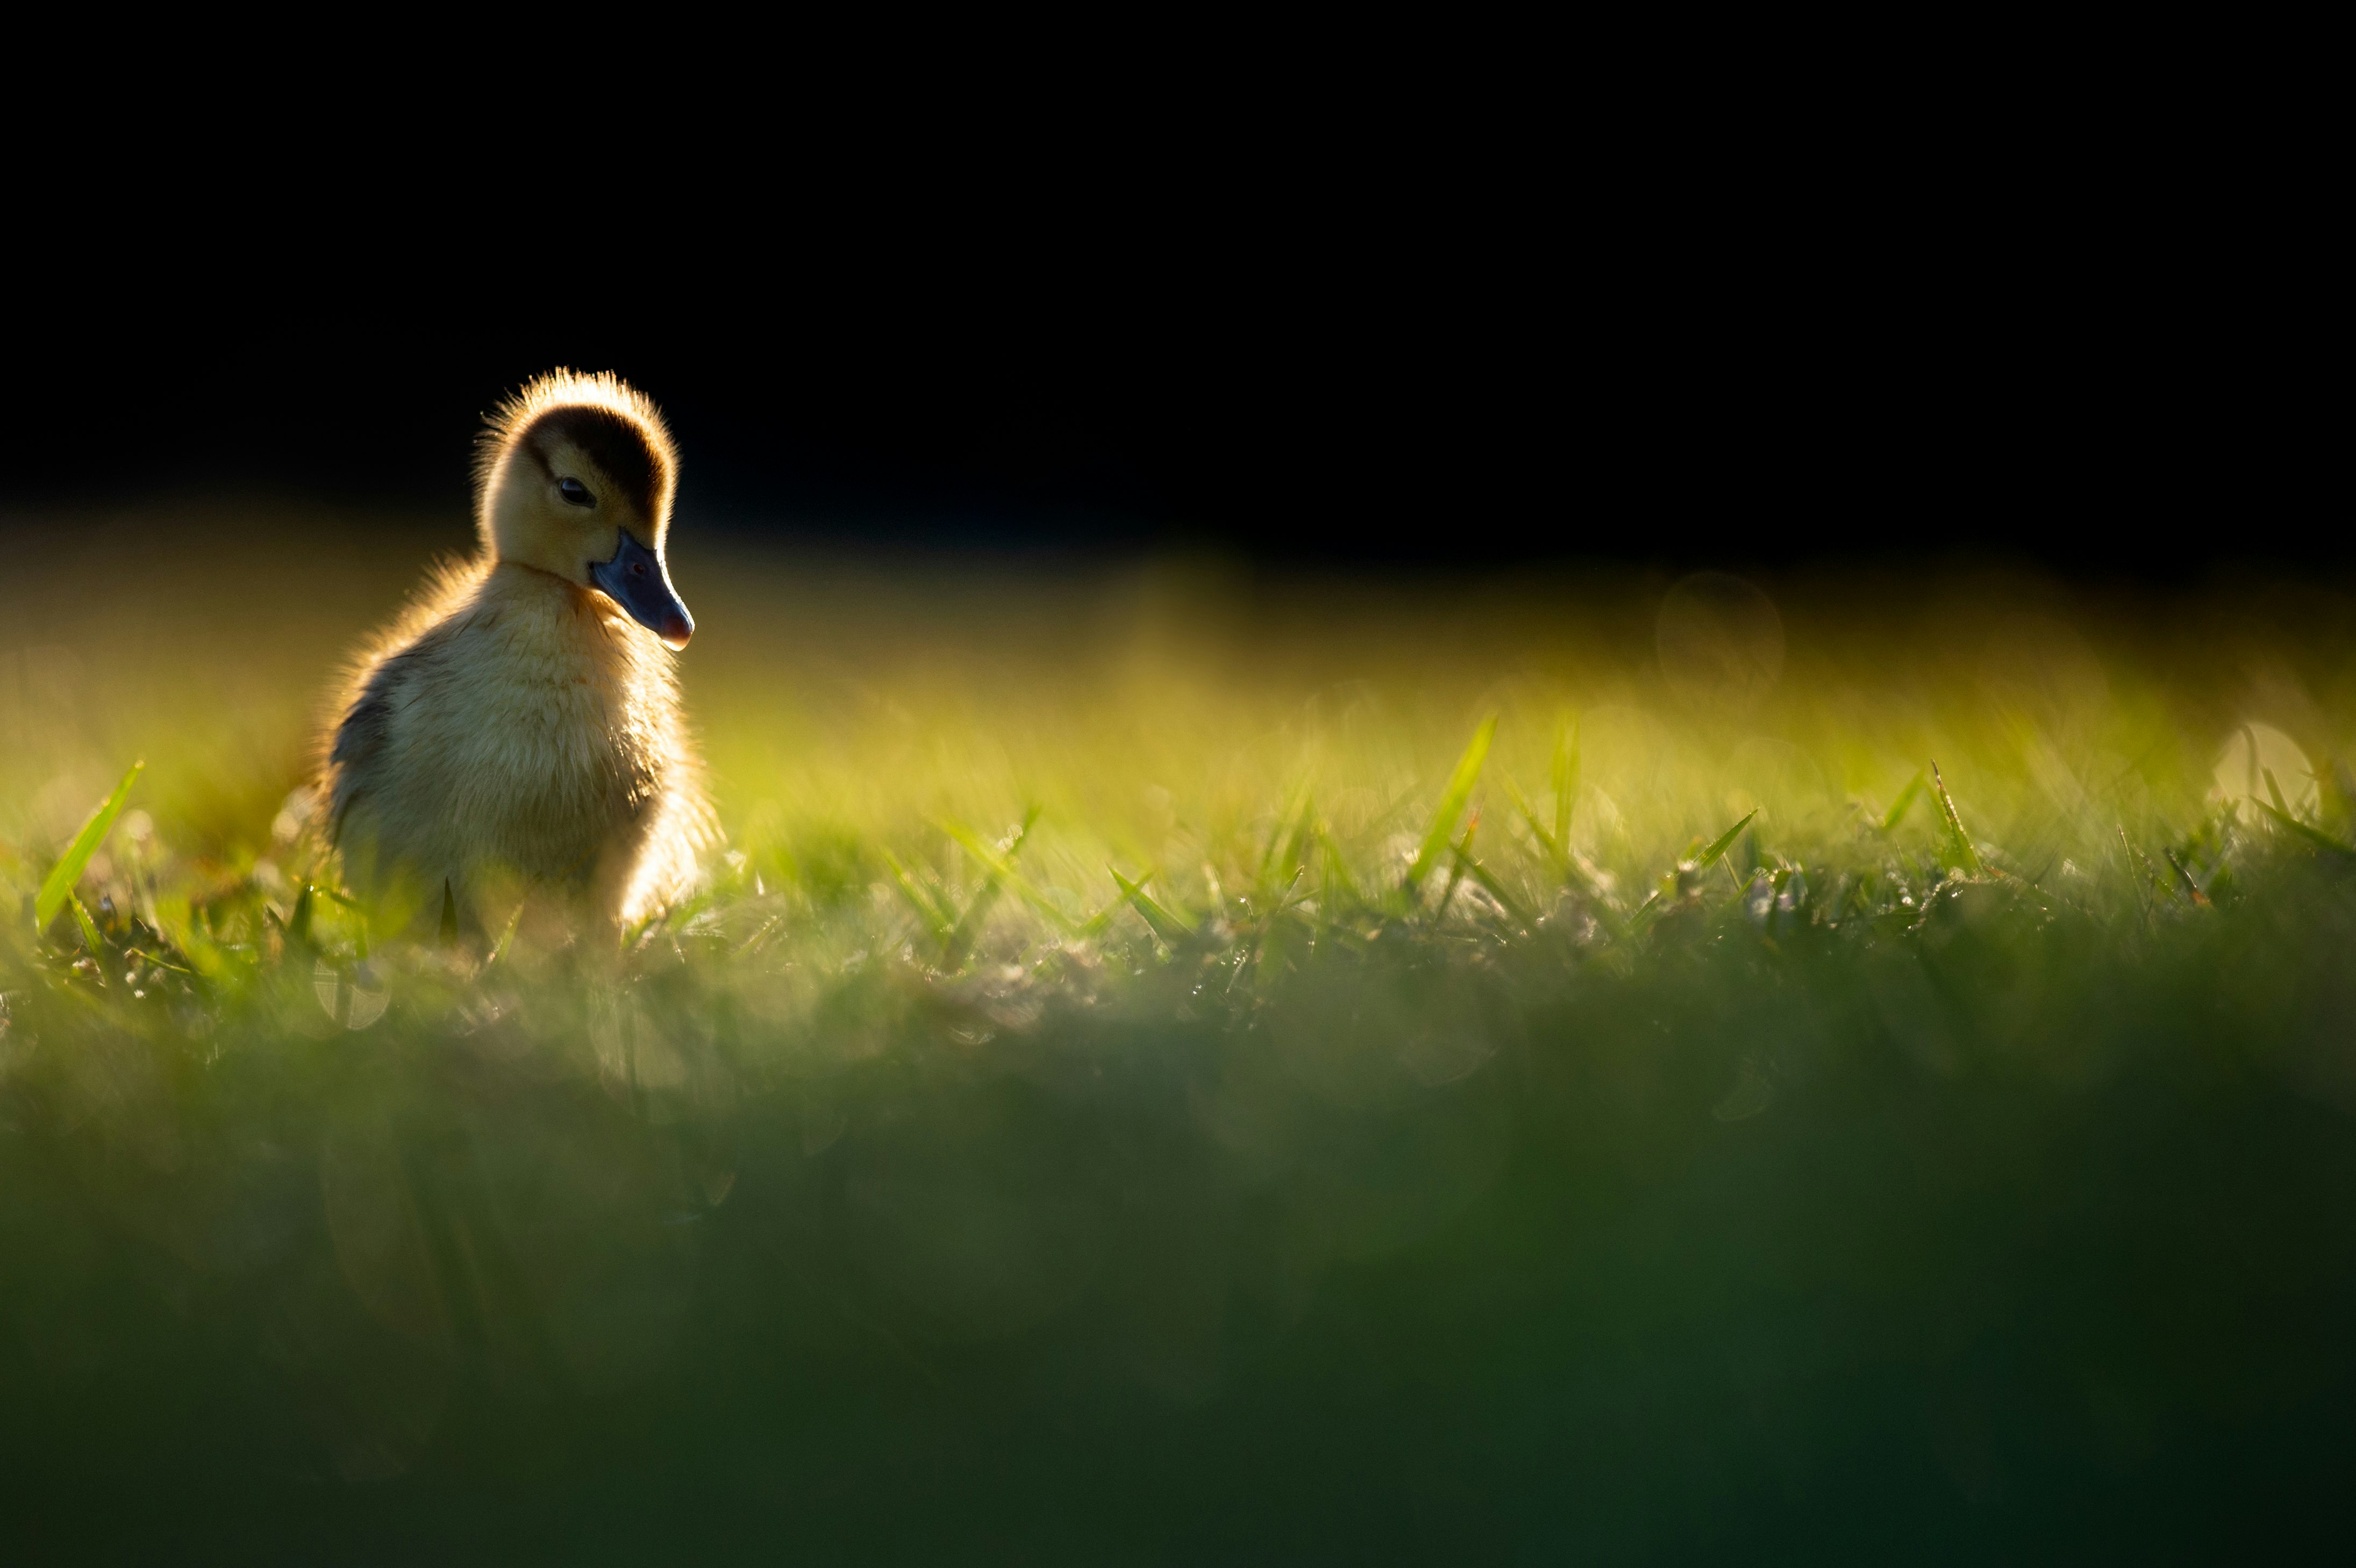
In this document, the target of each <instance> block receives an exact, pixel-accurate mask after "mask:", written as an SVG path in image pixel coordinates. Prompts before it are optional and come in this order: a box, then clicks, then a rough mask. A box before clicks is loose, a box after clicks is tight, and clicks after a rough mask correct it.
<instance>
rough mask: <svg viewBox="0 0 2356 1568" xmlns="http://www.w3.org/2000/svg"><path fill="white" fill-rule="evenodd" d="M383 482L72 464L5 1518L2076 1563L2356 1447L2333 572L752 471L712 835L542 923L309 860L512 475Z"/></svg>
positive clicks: (9, 1214)
mask: <svg viewBox="0 0 2356 1568" xmlns="http://www.w3.org/2000/svg"><path fill="white" fill-rule="evenodd" d="M308 521H310V519H305V518H302V517H295V516H287V517H280V518H277V519H275V520H274V521H265V523H263V524H261V525H257V524H256V522H255V521H254V519H253V517H252V515H251V514H250V513H223V514H221V515H220V516H208V515H203V514H192V515H190V516H188V517H180V518H175V519H170V520H169V522H170V525H171V526H169V527H166V526H164V524H165V522H166V520H165V519H159V518H157V517H134V518H118V519H79V520H77V522H76V524H75V526H74V527H72V528H44V529H38V530H36V529H34V528H31V527H30V526H29V522H28V520H27V519H15V520H12V521H10V522H9V523H8V524H7V528H8V530H9V533H10V537H11V538H12V540H14V539H16V538H17V537H19V536H21V538H22V540H23V543H22V544H21V546H16V545H14V544H12V549H13V551H14V554H15V556H16V559H17V560H19V561H20V563H21V565H20V570H19V573H18V576H17V580H16V581H17V584H18V586H19V589H20V593H19V596H18V602H19V603H20V604H21V605H23V606H24V608H23V610H22V613H20V614H19V615H18V617H17V618H16V620H14V621H13V622H12V624H11V625H10V627H9V629H8V632H7V634H6V638H5V642H0V900H5V903H0V907H9V908H13V909H17V910H19V911H20V913H19V915H17V916H16V917H15V918H12V919H11V920H10V921H8V922H6V923H0V924H4V925H5V932H6V934H5V935H0V1008H5V1010H0V1293H5V1295H4V1296H0V1299H5V1313H0V1397H5V1400H6V1402H7V1405H8V1408H9V1410H10V1412H11V1417H12V1418H11V1420H10V1422H9V1423H8V1424H7V1428H6V1430H7V1433H8V1435H7V1437H6V1439H5V1452H0V1470H4V1471H5V1474H6V1475H7V1477H9V1478H8V1480H7V1481H6V1482H5V1483H0V1486H4V1487H5V1489H6V1491H7V1492H8V1493H9V1494H11V1495H10V1496H9V1498H8V1499H7V1500H8V1502H9V1509H8V1515H7V1522H6V1523H5V1524H0V1531H16V1532H18V1533H20V1534H22V1535H23V1536H24V1537H25V1538H26V1539H27V1540H29V1541H35V1542H39V1543H45V1544H46V1545H47V1546H48V1549H49V1550H50V1551H51V1552H57V1553H65V1552H70V1551H71V1552H77V1554H81V1555H86V1554H88V1553H89V1552H92V1551H102V1550H104V1549H107V1548H109V1547H116V1548H119V1549H120V1550H122V1551H123V1552H127V1553H129V1554H132V1555H137V1554H139V1553H140V1552H151V1551H153V1550H155V1548H156V1543H158V1542H160V1541H174V1542H177V1546H178V1550H179V1552H180V1554H183V1555H186V1554H189V1553H190V1552H192V1551H203V1550H210V1551H217V1552H219V1553H220V1554H222V1555H229V1554H230V1553H231V1552H250V1551H252V1550H264V1551H270V1552H279V1553H282V1554H283V1553H284V1552H290V1551H295V1552H303V1553H305V1554H308V1555H327V1556H330V1557H333V1558H335V1559H337V1560H348V1559H364V1558H369V1557H371V1556H382V1557H384V1558H387V1559H390V1560H408V1559H412V1558H414V1557H416V1556H418V1555H423V1554H426V1553H428V1552H431V1553H432V1554H434V1555H437V1556H453V1555H455V1556H460V1557H474V1558H484V1559H493V1560H511V1559H516V1558H536V1557H550V1558H555V1559H559V1560H576V1561H577V1560H583V1559H585V1558H603V1557H613V1558H622V1557H642V1556H648V1555H653V1556H657V1557H664V1558H679V1557H691V1558H699V1559H710V1558H713V1557H725V1556H735V1555H742V1556H745V1557H750V1558H758V1559H761V1560H769V1559H771V1558H774V1557H776V1556H778V1555H781V1554H791V1553H794V1552H809V1553H811V1554H815V1555H818V1556H820V1557H828V1558H831V1557H840V1556H859V1555H869V1554H872V1555H879V1556H906V1555H914V1554H916V1552H927V1553H931V1552H947V1553H948V1554H949V1555H951V1556H953V1557H959V1558H966V1557H984V1558H988V1557H997V1556H1019V1557H1026V1558H1028V1557H1040V1556H1068V1557H1073V1558H1081V1559H1090V1560H1094V1559H1098V1558H1100V1557H1103V1556H1106V1555H1113V1556H1117V1557H1122V1558H1129V1557H1134V1558H1143V1559H1154V1558H1162V1557H1169V1558H1184V1559H1197V1558H1205V1557H1218V1558H1243V1559H1264V1560H1280V1561H1292V1560H1301V1559H1303V1558H1308V1559H1316V1558H1324V1557H1349V1558H1363V1557H1385V1558H1388V1557H1398V1556H1406V1557H1428V1558H1431V1559H1435V1560H1446V1561H1471V1560H1480V1559H1489V1558H1499V1557H1512V1556H1515V1555H1520V1556H1524V1557H1527V1558H1530V1559H1532V1560H1538V1559H1547V1560H1552V1559H1555V1558H1558V1557H1559V1556H1560V1555H1561V1554H1562V1553H1563V1552H1576V1551H1579V1550H1581V1549H1585V1550H1589V1551H1591V1552H1600V1553H1601V1554H1604V1555H1606V1556H1609V1557H1615V1558H1625V1557H1644V1556H1662V1557H1678V1556H1688V1555H1696V1554H1720V1555H1728V1556H1735V1555H1755V1554H1759V1553H1761V1552H1779V1551H1782V1550H1784V1549H1787V1548H1790V1547H1794V1546H1796V1545H1799V1544H1802V1543H1806V1544H1809V1545H1812V1546H1815V1547H1819V1548H1832V1549H1835V1550H1838V1549H1841V1548H1844V1547H1846V1548H1847V1549H1850V1550H1853V1551H1871V1552H1877V1553H1891V1552H1897V1553H1902V1554H1904V1555H1906V1556H1909V1557H1939V1556H1954V1557H1959V1558H1978V1557H1983V1556H1985V1555H1987V1554H1988V1553H1989V1552H1992V1551H2010V1552H2015V1553H2016V1554H2018V1553H2019V1552H2024V1551H2025V1552H2028V1553H2029V1554H2031V1555H2044V1554H2051V1555H2056V1556H2072V1555H2084V1554H2086V1553H2087V1552H2099V1553H2104V1554H2109V1553H2114V1552H2127V1551H2130V1550H2136V1549H2138V1548H2153V1549H2158V1550H2159V1551H2161V1552H2165V1553H2175V1552H2184V1551H2188V1550H2199V1549H2201V1548H2202V1547H2203V1546H2204V1545H2217V1544H2222V1543H2223V1542H2225V1541H2234V1542H2243V1541H2249V1540H2251V1539H2254V1538H2256V1537H2261V1536H2264V1535H2265V1534H2266V1533H2268V1532H2270V1531H2271V1532H2276V1533H2279V1534H2285V1535H2287V1534H2292V1533H2296V1532H2297V1531H2299V1530H2300V1529H2301V1528H2302V1527H2303V1526H2304V1525H2306V1524H2308V1523H2309V1522H2310V1521H2312V1520H2314V1519H2315V1518H2316V1517H2317V1515H2316V1511H2315V1510H2317V1509H2319V1508H2321V1507H2322V1506H2323V1504H2324V1502H2325V1501H2326V1499H2329V1497H2330V1496H2331V1495H2332V1494H2333V1491H2334V1489H2335V1488H2336V1486H2337V1483H2338V1481H2339V1478H2340V1477H2341V1476H2343V1475H2344V1474H2345V1470H2346V1464H2347V1461H2348V1460H2349V1459H2350V1458H2351V1435H2356V1406H2351V1394H2356V1388H2352V1387H2351V1369H2356V1357H2352V1356H2351V1352H2350V1350H2349V1349H2347V1348H2346V1346H2345V1343H2344V1341H2345V1339H2346V1333H2345V1326H2346V1324H2347V1323H2348V1321H2349V1320H2350V1318H2349V1314H2350V1310H2351V1307H2356V1228H2351V1225H2350V1223H2349V1222H2348V1219H2347V1216H2348V1214H2349V1212H2350V1204H2351V1200H2356V1141H2351V1137H2350V1132H2351V1126H2350V1115H2351V1111H2356V1051H2351V1018H2356V1012H2351V1005H2356V976H2351V972H2350V968H2349V965H2348V962H2347V955H2348V953H2349V942H2350V937H2351V933H2356V852H2351V850H2349V849H2347V848H2344V846H2346V845H2347V844H2348V843H2349V842H2350V840H2351V820H2350V799H2351V790H2356V780H2351V776H2350V774H2349V773H2348V772H2347V769H2346V766H2345V764H2344V763H2343V761H2342V759H2344V758H2346V757H2348V756H2350V755H2351V752H2350V745H2351V741H2356V659H2351V653H2356V618H2351V615H2350V614H2349V610H2350V608H2351V601H2350V600H2348V599H2347V598H2346V597H2344V596H2342V595H2340V594H2339V593H2337V592H2333V591H2331V590H2329V589H2325V588H2319V587H2316V586H2313V585H2286V584H2267V583H2243V584H2238V585H2227V586H2222V587H2218V588H2215V589H2212V590H2211V591H2209V592H2204V593H2201V594H2171V595H2161V594H2143V595H2130V596H2121V597H2117V598H2113V599H2102V598H2092V597H2088V596H2086V595H2083V594H2075V595H2073V594H2071V593H2066V592H2062V591H2061V590H2058V589H2056V588H2053V587H2051V585H2043V584H2039V583H2037V582H2034V581H2027V580H2022V579H2017V578H2007V577H2003V576H2001V575H1971V574H1964V573H1955V574H1951V575H1949V576H1948V577H1946V578H1944V579H1941V580H1935V581H1922V580H1913V579H1902V578H1895V577H1892V578H1882V579H1867V578H1861V577H1857V578H1835V577H1830V576H1818V577H1815V578H1813V579H1805V580H1795V581H1788V582H1781V583H1772V584H1769V585H1768V586H1769V587H1770V588H1771V589H1772V591H1773V594H1774V599H1773V601H1772V607H1771V604H1770V602H1769V601H1768V600H1766V599H1765V598H1763V597H1762V596H1759V595H1757V594H1755V593H1751V592H1745V591H1744V590H1743V589H1742V588H1741V587H1740V585H1738V584H1734V583H1731V582H1730V581H1718V580H1703V581H1698V582H1687V583H1685V584H1681V585H1673V584H1671V583H1669V582H1667V581H1656V580H1652V579H1647V578H1644V577H1641V576H1637V575H1634V574H1627V573H1595V574H1590V575H1588V576H1583V577H1563V578H1559V579H1550V580H1547V581H1517V582H1491V583H1487V584H1480V585H1472V584H1454V585H1440V586H1434V587H1429V588H1424V589H1415V588H1411V587H1408V586H1402V585H1400V584H1398V583H1397V582H1389V583H1351V582H1346V581H1320V580H1314V579H1305V578H1302V579H1286V580H1269V579H1266V578H1258V579H1256V578H1254V577H1252V576H1250V575H1249V574H1247V573H1244V572H1241V571H1237V570H1236V569H1233V568H1230V567H1223V566H1221V565H1219V564H1217V563H1191V564H1189V563H1180V564H1176V565H1165V566H1162V567H1159V568H1155V569H1152V570H1137V571H1130V570H1124V571H1111V570H1104V571H1097V570H1090V569H1085V568H1080V567H1073V566H1068V565H1066V566H1055V565H1037V564H1034V565H1033V566H1031V567H1029V568H1026V569H1019V570H1018V569H1013V568H1003V567H1001V568H998V569H989V568H980V567H977V566H975V565H974V564H973V563H971V562H944V561H940V560H915V561H903V562H896V563H895V562H891V561H883V560H864V561H861V560H813V559H809V558H797V557H791V556H786V555H776V554H770V555H764V554H761V553H758V552H755V551H750V550H748V549H744V548H743V547H737V548H735V549H733V550H729V549H723V547H722V546H720V545H718V544H714V543H712V542H710V541H705V540H699V539H697V538H696V536H695V535H694V534H693V533H692V532H682V533H681V535H680V538H679V539H678V541H677V543H676V545H675V549H676V550H677V551H678V560H677V561H676V562H675V571H676V576H677V579H678V581H679V583H680V588H681V590H682V592H683V593H684V595H685V597H686V598H687V600H688V602H689V603H690V604H691V606H692V607H693V608H694V610H695V613H696V615H697V619H698V624H699V627H700V628H701V629H700V630H699V633H698V636H697V641H696V643H695V645H694V646H693V648H692V649H691V651H690V652H689V654H688V655H687V656H685V660H684V670H685V678H686V684H687V688H688V692H689V697H690V701H691V708H692V709H693V712H694V714H695V717H696V719H697V720H698V722H699V724H700V726H701V730H702V731H703V734H704V738H705V743H706V747H707V752H708V755H709V758H710V760H711V763H712V769H713V773H714V779H715V787H716V793H717V795H718V798H719V801H720V805H721V807H722V811H723V818H724V819H725V822H726V824H727V828H728V835H729V837H728V845H727V848H726V852H725V853H724V854H723V855H720V856H715V858H714V859H713V863H712V884H711V887H710V888H709V890H708V891H707V892H706V893H705V894H704V895H703V896H701V897H700V898H698V899H697V900H696V901H693V902H692V903H691V904H689V905H688V906H686V907H683V908H682V909H680V910H679V911H677V912H674V913H673V914H672V915H671V916H670V917H669V918H668V919H666V920H664V921H662V922H660V923H657V924H655V925H653V926H651V927H649V928H648V929H647V930H645V931H643V932H641V933H636V936H635V940H634V941H633V943H632V944H631V945H630V947H629V949H628V950H627V952H626V954H624V955H622V956H621V957H620V958H619V959H617V960H609V959H607V958H605V957H603V956H600V955H582V954H579V953H577V952H562V951H558V952H543V951H536V950H533V949H531V948H530V946H529V945H528V944H517V945H516V946H514V947H513V948H511V949H510V950H509V951H508V952H506V953H504V954H502V955H500V957H499V959H498V962H496V963H492V964H489V965H485V964H484V963H483V962H482V961H481V955H478V954H470V953H466V952H444V951H439V950H417V949H406V948H401V947H397V946H388V945H386V944H381V943H380V944H377V945H375V946H374V947H373V948H368V947H366V945H365V944H364V941H363V935H362V933H360V932H359V929H358V928H357V925H356V923H355V921H354V919H353V917H351V916H350V915H349V914H348V912H346V911H345V910H344V909H343V908H342V907H341V906H340V905H339V904H337V902H336V901H334V900H333V899H332V898H331V897H328V896H327V894H326V893H323V892H314V893H309V894H307V895H306V893H305V889H306V887H308V886H309V883H310V880H311V879H312V878H313V877H314V876H315V875H316V874H318V868H315V867H313V866H310V865H309V864H308V863H307V862H305V859H304V858H303V856H302V854H301V852H300V850H299V848H297V841H298V835H297V834H296V832H295V829H296V827H297V826H298V823H297V818H299V816H301V815H302V813H303V811H304V809H305V803H304V801H303V799H302V797H301V796H300V795H299V794H290V791H291V790H292V789H293V787H294V786H295V784H297V783H298V782H299V776H300V763H301V757H302V754H303V748H304V745H305V741H306V739H307V727H308V725H309V724H310V723H311V722H312V720H313V718H314V715H315V711H316V700H317V698H318V695H319V693H320V691H321V689H322V688H323V687H324V685H325V684H326V676H327V671H328V669H329V667H331V666H332V664H333V663H334V661H335V660H336V659H337V658H338V657H339V656H341V655H342V654H343V653H344V651H345V650H346V649H347V648H348V646H349V645H350V644H351V642H352V641H353V640H354V639H355V638H356V637H357V636H358V635H359V634H360V633H361V632H362V631H363V630H365V629H366V628H367V627H368V626H369V625H370V624H373V623H374V622H375V621H376V620H377V619H379V618H380V617H381V616H382V614H383V613H385V612H387V611H388V610H389V609H390V608H391V605H392V604H393V603H396V602H397V601H398V599H399V597H400V595H401V594H402V592H404V591H405V590H406V588H407V587H408V586H409V584H410V583H411V582H412V581H414V579H415V577H416V574H417V571H418V567H419V565H420V561H421V557H422V555H423V551H424V549H427V548H430V547H431V546H432V545H434V544H441V545H444V546H455V545H457V544H460V543H463V542H464V541H463V537H462V536H456V535H451V536H449V537H446V538H435V537H434V536H433V535H432V534H431V532H430V531H422V530H420V529H419V528H416V527H415V526H413V525H412V524H409V523H406V522H404V521H403V520H402V519H398V518H376V519H369V518H337V519H328V520H326V521H325V522H324V523H323V524H322V525H321V526H320V527H317V528H306V527H303V526H299V525H303V524H305V523H306V522H308ZM1778 612H1780V613H1778ZM1493 720H1494V727H1493V725H1492V721H1493ZM1468 745H1470V746H1471V748H1472V750H1471V751H1470V752H1468V749H1467V748H1468ZM135 758H144V759H145V762H146V764H147V765H146V768H145V772H144V773H143V774H142V775H141V777H140V778H139V780H138V781H137V783H136V784H135V785H134V791H133V793H132V795H130V797H129V799H128V802H127V809H126V810H125V812H124V815H123V817H122V818H121V820H120V821H119V822H118V823H117V824H116V825H115V826H114V827H113V829H112V832H111V833H110V834H109V835H108V836H107V837H106V839H105V842H104V843H103V845H102V847H100V848H98V849H97V850H96V852H95V853H94V855H93V856H92V858H91V860H90V862H89V864H88V866H87V868H86V869H85V870H84V872H83V873H82V875H81V876H80V879H79V883H78V891H79V899H78V901H76V902H70V903H68V904H66V905H65V906H63V912H60V913H59V915H58V917H57V918H56V919H55V920H54V921H53V922H51V923H49V925H48V929H47V930H46V931H37V930H36V927H35V921H34V919H33V918H32V908H33V903H34V900H35V897H36V894H37V890H38V888H39V886H40V885H41V883H42V881H43V879H44V878H45V876H47V874H48V872H49V870H50V869H51V867H52V865H53V864H54V862H55V860H56V859H57V857H58V855H59V852H60V851H61V850H62V849H64V848H65V847H66V846H67V845H68V843H69V841H70V840H71V839H72V837H73V836H74V834H75V831H76V829H77V828H78V827H80V825H81V824H82V822H83V820H84V819H85V817H86V816H88V815H89V813H90V812H91V808H92V806H93V805H96V804H97V803H98V802H99V801H100V800H101V799H102V798H103V797H104V796H105V795H107V793H108V791H109V790H110V789H111V788H112V787H113V785H114V784H115V783H116V780H117V779H118V777H119V776H120V775H121V774H122V773H123V769H124V768H125V767H126V766H127V765H128V764H129V763H130V762H131V761H133V760H134V759H135ZM1934 759H1935V762H1936V764H1937V773H1936V775H1935V780H1934V779H1933V775H1932V773H1931V764H1932V763H1933V760H1934ZM1942 781H1943V782H1944V791H1943V790H1942V789H1941V787H1940V782H1942ZM93 940H94V942H95V951H94V952H93V951H91V947H92V943H93Z"/></svg>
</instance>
